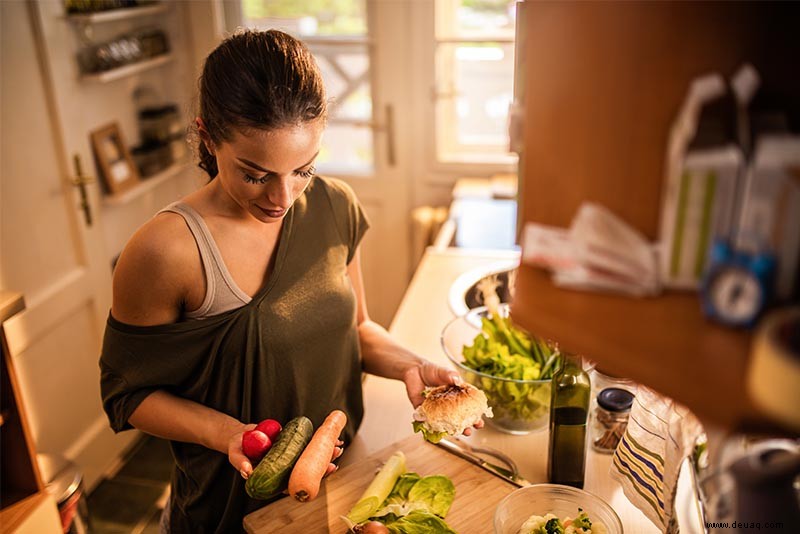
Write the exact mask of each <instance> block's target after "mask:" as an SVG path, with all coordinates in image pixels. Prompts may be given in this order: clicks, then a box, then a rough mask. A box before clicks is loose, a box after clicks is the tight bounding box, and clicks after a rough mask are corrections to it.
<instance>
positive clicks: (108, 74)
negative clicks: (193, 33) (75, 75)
mask: <svg viewBox="0 0 800 534" xmlns="http://www.w3.org/2000/svg"><path fill="white" fill-rule="evenodd" d="M173 59H174V56H173V55H172V54H163V55H160V56H156V57H153V58H150V59H145V60H144V61H139V62H138V63H133V64H131V65H125V66H124V67H118V68H116V69H111V70H107V71H105V72H98V73H95V74H84V75H82V76H81V80H82V81H85V82H99V83H108V82H113V81H114V80H119V79H120V78H125V77H127V76H133V75H134V74H138V73H140V72H144V71H146V70H150V69H154V68H156V67H160V66H162V65H166V64H167V63H169V62H171V61H172V60H173Z"/></svg>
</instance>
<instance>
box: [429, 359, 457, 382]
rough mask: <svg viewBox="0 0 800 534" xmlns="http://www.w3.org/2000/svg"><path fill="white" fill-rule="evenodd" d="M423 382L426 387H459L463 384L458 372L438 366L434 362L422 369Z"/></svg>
mask: <svg viewBox="0 0 800 534" xmlns="http://www.w3.org/2000/svg"><path fill="white" fill-rule="evenodd" d="M420 374H421V375H422V381H423V383H424V384H425V385H426V386H438V385H441V384H454V385H459V384H462V383H463V380H462V379H461V375H459V374H458V372H457V371H454V370H452V369H448V368H446V367H442V366H440V365H436V364H435V363H432V362H425V363H423V364H422V367H421V368H420Z"/></svg>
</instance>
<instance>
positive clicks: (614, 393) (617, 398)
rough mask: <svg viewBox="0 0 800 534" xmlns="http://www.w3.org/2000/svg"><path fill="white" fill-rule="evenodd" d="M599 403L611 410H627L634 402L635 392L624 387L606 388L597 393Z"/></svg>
mask: <svg viewBox="0 0 800 534" xmlns="http://www.w3.org/2000/svg"><path fill="white" fill-rule="evenodd" d="M597 404H599V405H600V407H601V408H603V409H604V410H607V411H609V412H627V411H628V410H630V409H631V405H632V404H633V393H631V392H630V391H628V390H627V389H622V388H606V389H604V390H603V391H601V392H600V393H599V394H598V395H597Z"/></svg>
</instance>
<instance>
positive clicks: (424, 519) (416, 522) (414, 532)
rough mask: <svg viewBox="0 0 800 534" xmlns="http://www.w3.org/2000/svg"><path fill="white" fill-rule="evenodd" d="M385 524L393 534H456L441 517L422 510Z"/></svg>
mask: <svg viewBox="0 0 800 534" xmlns="http://www.w3.org/2000/svg"><path fill="white" fill-rule="evenodd" d="M384 524H385V525H386V528H388V529H389V532H391V533H392V534H432V533H436V534H456V532H455V531H454V530H453V529H451V528H450V527H449V526H448V525H447V523H445V522H444V520H443V519H442V518H441V517H439V516H437V515H436V514H432V513H430V512H425V511H422V510H415V511H413V512H411V513H410V514H408V515H404V516H403V517H401V518H399V519H397V521H393V522H390V523H384Z"/></svg>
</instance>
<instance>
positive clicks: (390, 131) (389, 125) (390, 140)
mask: <svg viewBox="0 0 800 534" xmlns="http://www.w3.org/2000/svg"><path fill="white" fill-rule="evenodd" d="M386 162H387V163H388V164H389V167H394V165H395V163H396V162H397V159H396V155H395V146H394V107H393V106H392V105H391V104H386Z"/></svg>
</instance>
